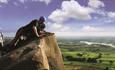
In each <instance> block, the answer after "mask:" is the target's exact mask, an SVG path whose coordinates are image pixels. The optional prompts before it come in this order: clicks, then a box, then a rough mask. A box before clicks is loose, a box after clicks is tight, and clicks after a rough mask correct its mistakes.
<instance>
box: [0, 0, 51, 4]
mask: <svg viewBox="0 0 115 70" xmlns="http://www.w3.org/2000/svg"><path fill="white" fill-rule="evenodd" d="M8 1H11V0H0V3H5V4H6V3H8ZM19 1H20V3H23V4H24V3H25V2H27V1H32V2H44V3H45V4H49V3H50V2H51V0H19Z"/></svg>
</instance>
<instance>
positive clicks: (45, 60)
mask: <svg viewBox="0 0 115 70" xmlns="http://www.w3.org/2000/svg"><path fill="white" fill-rule="evenodd" d="M0 70H64V65H63V60H62V55H61V52H60V49H59V47H58V44H57V41H56V38H55V35H50V36H46V37H44V38H42V39H40V41H39V40H36V41H33V42H30V43H29V44H27V45H25V46H23V47H21V48H19V49H16V50H14V51H11V52H10V53H8V54H7V55H5V56H3V57H1V58H0Z"/></svg>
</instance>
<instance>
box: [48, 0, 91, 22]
mask: <svg viewBox="0 0 115 70" xmlns="http://www.w3.org/2000/svg"><path fill="white" fill-rule="evenodd" d="M92 12H93V10H92V9H91V8H88V7H83V6H81V5H80V4H79V3H78V2H77V1H74V0H71V1H63V2H62V5H61V9H56V10H54V11H53V12H52V13H51V14H50V15H49V19H51V20H53V21H54V22H59V21H60V22H63V21H65V20H67V19H70V18H73V19H79V20H89V19H91V16H90V14H91V13H92Z"/></svg>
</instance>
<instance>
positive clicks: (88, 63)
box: [58, 38, 115, 70]
mask: <svg viewBox="0 0 115 70" xmlns="http://www.w3.org/2000/svg"><path fill="white" fill-rule="evenodd" d="M105 39H106V38H105ZM84 40H85V41H90V40H91V39H87V40H86V39H82V40H81V39H58V43H59V47H60V48H61V51H62V54H63V59H64V64H65V70H115V48H113V47H111V46H108V45H101V44H91V45H88V44H86V43H81V42H80V41H84ZM92 40H93V41H94V39H92ZM92 40H91V41H92ZM102 41H103V42H104V43H105V42H109V43H112V44H114V42H115V41H114V39H113V38H112V39H110V38H109V39H106V40H104V38H103V40H102V39H98V40H97V39H96V40H95V42H102Z"/></svg>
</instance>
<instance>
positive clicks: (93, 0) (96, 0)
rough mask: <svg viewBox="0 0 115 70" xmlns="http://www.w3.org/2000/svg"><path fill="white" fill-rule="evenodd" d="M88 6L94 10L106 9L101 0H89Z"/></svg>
mask: <svg viewBox="0 0 115 70" xmlns="http://www.w3.org/2000/svg"><path fill="white" fill-rule="evenodd" d="M88 5H89V6H90V7H92V8H94V9H99V8H101V7H104V6H105V5H104V3H103V2H102V1H100V0H89V2H88Z"/></svg>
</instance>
